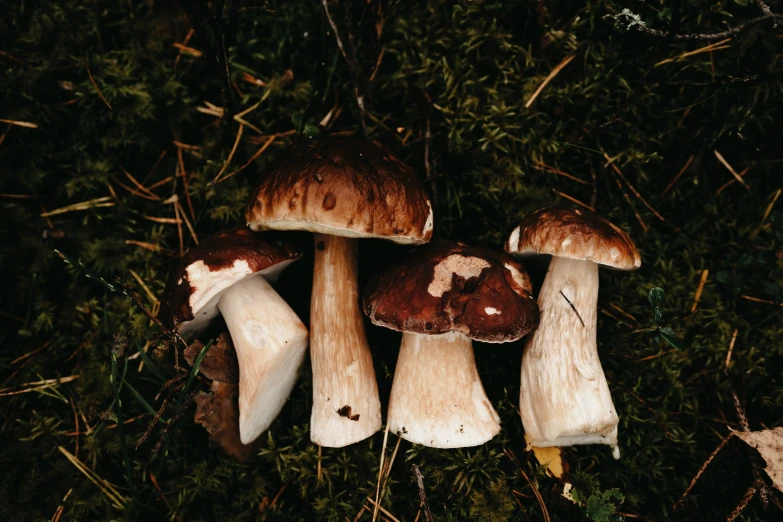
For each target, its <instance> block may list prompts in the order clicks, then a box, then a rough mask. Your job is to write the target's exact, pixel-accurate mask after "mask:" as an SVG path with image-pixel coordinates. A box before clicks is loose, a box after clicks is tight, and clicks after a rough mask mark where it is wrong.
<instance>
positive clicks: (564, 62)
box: [323, 0, 576, 109]
mask: <svg viewBox="0 0 783 522" xmlns="http://www.w3.org/2000/svg"><path fill="white" fill-rule="evenodd" d="M323 1H324V2H326V0H323ZM574 58H576V55H575V54H572V55H570V56H566V57H565V58H563V60H562V61H561V62H560V63H559V64H557V66H556V67H555V68H554V69H552V72H550V73H549V76H547V77H546V79H545V80H544V81H543V82H542V83H541V85H539V86H538V89H536V91H535V92H534V93H533V95H532V96H530V98H528V100H527V103H525V108H526V109H529V108H530V106H531V105H533V102H534V101H536V98H538V95H539V94H541V91H543V90H544V87H546V86H547V85H548V84H549V82H551V81H552V79H553V78H554V77H555V76H557V75H558V74H560V71H562V70H563V68H564V67H565V66H566V65H568V64H569V63H571V60H573V59H574Z"/></svg>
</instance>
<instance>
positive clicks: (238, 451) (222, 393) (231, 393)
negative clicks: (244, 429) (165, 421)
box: [194, 381, 256, 462]
mask: <svg viewBox="0 0 783 522" xmlns="http://www.w3.org/2000/svg"><path fill="white" fill-rule="evenodd" d="M237 398H238V386H237V385H236V384H228V383H224V382H219V381H213V382H212V386H211V387H210V393H205V392H199V394H198V395H197V396H196V415H195V417H194V419H195V421H196V422H197V423H199V424H201V425H202V426H204V427H205V428H206V429H207V431H208V432H209V440H210V441H211V442H212V443H214V444H215V445H217V446H218V447H220V449H222V450H223V451H224V452H225V453H226V454H228V455H229V456H231V457H233V458H235V459H236V460H238V461H240V462H244V461H246V460H247V459H248V458H250V456H251V455H253V453H254V452H255V449H256V448H255V443H251V444H242V442H240V440H239V403H238V402H237Z"/></svg>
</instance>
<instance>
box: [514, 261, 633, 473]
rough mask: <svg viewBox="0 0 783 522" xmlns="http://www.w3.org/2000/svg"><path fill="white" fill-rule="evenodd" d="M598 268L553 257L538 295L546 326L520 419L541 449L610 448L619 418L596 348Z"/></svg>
mask: <svg viewBox="0 0 783 522" xmlns="http://www.w3.org/2000/svg"><path fill="white" fill-rule="evenodd" d="M597 306H598V265H597V264H595V263H594V262H592V261H580V260H574V259H567V258H561V257H553V258H552V262H551V264H550V265H549V271H548V272H547V275H546V279H545V280H544V284H543V286H542V287H541V292H540V294H539V296H538V307H539V309H540V310H541V322H540V325H539V327H538V329H537V330H536V331H535V332H534V333H533V334H532V335H531V336H530V337H529V338H528V341H527V344H526V346H525V352H524V355H523V356H522V382H521V388H520V398H519V403H520V414H521V416H522V424H523V426H524V428H525V432H526V433H527V434H528V436H529V437H530V444H531V445H532V446H537V447H547V446H572V445H577V444H608V445H611V446H614V454H615V457H616V458H617V457H619V449H617V424H618V422H619V419H618V417H617V412H616V411H615V408H614V404H613V403H612V396H611V393H610V392H609V386H608V384H607V382H606V377H605V376H604V372H603V369H602V368H601V362H600V361H599V360H598V347H597V344H596V322H597V317H596V315H597V309H598V308H597Z"/></svg>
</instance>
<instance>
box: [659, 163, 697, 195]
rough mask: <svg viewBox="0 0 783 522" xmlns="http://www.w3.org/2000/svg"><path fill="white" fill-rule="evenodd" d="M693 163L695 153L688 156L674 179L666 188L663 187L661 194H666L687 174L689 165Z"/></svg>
mask: <svg viewBox="0 0 783 522" xmlns="http://www.w3.org/2000/svg"><path fill="white" fill-rule="evenodd" d="M691 163H693V155H692V154H691V157H690V158H688V161H686V162H685V165H683V167H682V168H681V169H680V171H679V172H678V173H677V175H676V176H674V179H673V180H671V182H670V183H669V184H668V185H666V188H665V189H663V192H661V196H665V195H666V193H667V192H669V191H670V190H671V189H672V187H674V185H675V184H676V183H677V182H678V181H679V180H680V178H681V177H682V175H683V174H685V171H686V170H688V167H690V166H691Z"/></svg>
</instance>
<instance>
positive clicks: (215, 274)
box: [160, 229, 302, 339]
mask: <svg viewBox="0 0 783 522" xmlns="http://www.w3.org/2000/svg"><path fill="white" fill-rule="evenodd" d="M301 255H302V250H301V249H299V248H298V247H297V246H296V245H294V244H293V243H290V242H284V241H280V240H270V239H267V238H266V237H265V236H264V235H263V234H257V233H254V232H251V231H250V230H246V229H234V230H229V231H226V232H221V233H219V234H215V235H213V236H210V237H208V238H206V239H204V240H203V241H202V242H201V243H199V244H198V245H197V246H195V247H193V248H192V249H190V250H189V251H188V252H187V253H186V254H185V256H184V257H183V258H182V260H181V261H180V263H179V265H178V266H177V268H176V269H175V270H174V272H172V274H171V277H170V279H169V282H168V285H167V286H166V291H165V295H164V298H163V306H161V313H160V319H161V321H163V323H164V324H166V325H168V326H169V327H176V328H177V329H178V330H179V333H180V335H182V337H184V338H186V339H189V338H191V337H192V336H193V335H195V334H197V333H198V332H199V331H201V330H202V329H203V328H205V327H206V326H207V324H208V323H209V321H211V320H212V319H213V318H214V317H215V316H217V315H218V309H217V303H218V301H219V300H220V295H221V294H222V292H223V291H224V290H225V289H226V288H228V287H230V286H231V285H233V284H235V283H238V282H239V281H242V280H243V279H245V278H247V277H251V276H254V275H261V276H263V277H265V278H267V279H268V280H270V281H272V282H273V281H275V280H276V279H277V276H278V275H279V274H280V272H282V271H283V269H284V268H285V267H286V266H288V265H289V264H290V263H291V262H293V261H295V260H296V259H299V257H301Z"/></svg>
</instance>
